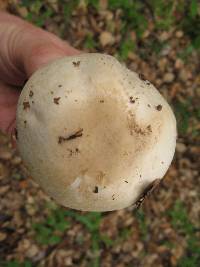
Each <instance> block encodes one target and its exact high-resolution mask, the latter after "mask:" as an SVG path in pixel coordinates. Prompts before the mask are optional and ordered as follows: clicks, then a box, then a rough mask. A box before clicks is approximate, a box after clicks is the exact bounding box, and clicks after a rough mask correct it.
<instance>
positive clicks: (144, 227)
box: [135, 209, 148, 241]
mask: <svg viewBox="0 0 200 267" xmlns="http://www.w3.org/2000/svg"><path fill="white" fill-rule="evenodd" d="M135 216H136V218H137V220H138V224H139V229H140V233H141V237H142V240H143V241H145V240H146V239H147V235H148V224H147V221H146V218H145V213H144V211H143V210H141V209H139V210H136V211H135Z"/></svg>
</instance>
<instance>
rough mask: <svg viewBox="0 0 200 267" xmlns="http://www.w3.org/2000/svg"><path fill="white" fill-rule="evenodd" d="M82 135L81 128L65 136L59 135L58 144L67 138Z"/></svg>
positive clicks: (67, 139)
mask: <svg viewBox="0 0 200 267" xmlns="http://www.w3.org/2000/svg"><path fill="white" fill-rule="evenodd" d="M82 135H83V129H82V128H81V129H79V130H77V131H76V132H74V133H72V134H70V135H69V136H67V137H63V136H59V137H58V144H61V143H63V142H64V141H69V140H72V139H75V138H77V137H81V136H82Z"/></svg>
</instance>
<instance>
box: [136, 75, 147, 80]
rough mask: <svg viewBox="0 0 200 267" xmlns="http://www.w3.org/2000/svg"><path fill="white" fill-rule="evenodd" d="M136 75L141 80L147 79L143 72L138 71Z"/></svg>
mask: <svg viewBox="0 0 200 267" xmlns="http://www.w3.org/2000/svg"><path fill="white" fill-rule="evenodd" d="M138 76H139V78H140V80H142V81H146V80H147V79H146V78H145V76H144V74H142V73H139V74H138Z"/></svg>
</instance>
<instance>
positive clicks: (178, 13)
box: [0, 0, 200, 267]
mask: <svg viewBox="0 0 200 267" xmlns="http://www.w3.org/2000/svg"><path fill="white" fill-rule="evenodd" d="M0 8H2V9H7V10H8V11H9V12H11V13H13V14H16V15H17V16H20V17H22V18H24V19H27V20H29V21H31V22H32V23H34V24H36V25H38V26H39V27H43V28H44V29H46V30H48V31H51V32H53V33H55V34H57V35H58V36H60V37H62V38H63V39H65V40H68V41H69V42H70V43H71V44H72V45H73V46H75V47H76V48H78V49H81V50H84V51H89V52H94V51H98V52H103V53H108V54H111V55H114V56H116V57H117V58H118V59H119V60H120V61H121V62H124V64H126V65H127V66H128V67H129V68H130V69H131V70H134V71H137V72H139V73H142V74H143V75H144V76H145V77H146V78H147V79H148V80H150V81H151V82H152V83H153V84H154V85H155V86H156V87H157V88H158V89H159V91H160V93H161V94H162V95H163V96H164V97H165V98H166V99H167V100H168V102H169V103H170V105H171V106H172V108H173V109H174V112H175V114H176V118H177V123H178V139H177V148H176V154H175V157H174V160H173V163H172V165H171V167H170V169H169V171H168V172H167V174H166V175H165V177H164V179H163V181H162V183H161V185H160V186H159V187H158V188H157V189H156V190H155V191H154V192H153V193H152V194H151V195H150V196H149V197H148V199H147V200H146V201H145V202H144V203H143V205H142V206H141V207H140V208H139V209H138V210H134V209H132V208H127V209H124V210H120V211H116V212H107V213H83V212H77V211H73V210H70V209H64V208H62V207H60V206H59V205H56V204H55V202H54V201H52V200H50V198H49V197H48V196H47V195H46V194H45V193H44V192H43V191H42V190H41V188H40V187H39V186H38V185H37V184H36V183H35V182H34V181H33V180H32V179H31V177H30V176H29V174H28V173H27V171H26V169H25V167H24V166H23V163H22V161H21V158H20V156H19V154H18V152H17V149H13V148H12V146H11V143H10V139H9V138H8V137H7V136H5V135H3V134H1V135H0V198H1V201H0V266H2V267H42V266H47V267H55V266H58V267H64V266H79V267H84V266H85V267H88V266H92V267H98V266H102V267H110V266H115V267H124V266H127V267H155V266H156V267H170V266H174V267H175V266H177V267H198V266H199V263H200V176H199V170H200V162H199V155H200V122H199V119H200V109H199V106H200V74H199V69H200V4H199V1H198V0H191V1H184V0H183V1H182V0H176V1H171V0H169V1H164V0H150V1H138V0H135V1H128V0H118V1H115V0H100V1H98V0H85V1H84V0H81V1H78V0H76V1H64V0H63V1H61V0H60V1H59V0H45V1H41V0H36V1H30V0H23V1H17V0H11V1H5V0H4V1H1V2H0Z"/></svg>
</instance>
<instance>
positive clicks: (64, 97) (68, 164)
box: [17, 53, 176, 211]
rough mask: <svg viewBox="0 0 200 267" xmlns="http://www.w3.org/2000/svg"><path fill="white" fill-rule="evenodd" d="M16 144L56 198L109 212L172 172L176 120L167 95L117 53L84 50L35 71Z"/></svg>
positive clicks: (25, 96)
mask: <svg viewBox="0 0 200 267" xmlns="http://www.w3.org/2000/svg"><path fill="white" fill-rule="evenodd" d="M17 129H18V146H19V150H20V153H21V156H22V158H23V160H24V163H25V165H26V166H27V168H28V169H29V171H30V174H31V175H32V177H33V178H34V179H35V180H36V181H37V182H38V183H39V184H40V185H41V186H42V187H43V188H44V190H45V191H46V192H48V194H49V195H50V196H52V197H53V198H54V199H55V200H56V201H57V202H58V203H60V204H62V205H64V206H67V207H71V208H74V209H78V210H87V211H89V210H90V211H110V210H116V209H121V208H124V207H127V206H130V205H132V204H134V203H135V202H136V201H137V200H138V197H139V196H140V195H141V193H142V192H143V190H144V189H145V188H146V187H147V186H148V185H149V184H151V183H152V182H154V181H155V180H156V179H160V178H162V177H163V176H164V174H165V173H166V171H167V169H168V167H169V165H170V163H171V161H172V158H173V155H174V151H175V143H176V121H175V117H174V115H173V112H172V110H171V108H170V107H169V105H168V104H167V102H166V101H165V100H164V98H163V97H162V96H161V95H160V93H159V92H158V91H157V90H156V88H155V87H154V86H153V85H152V84H150V82H148V81H146V80H144V79H143V78H141V77H139V76H138V74H136V73H134V72H131V71H130V70H128V69H127V68H125V67H124V66H122V65H121V64H120V63H119V62H118V61H117V60H116V59H115V58H114V57H111V56H108V55H103V54H95V53H94V54H92V53H91V54H82V55H78V56H72V57H66V58H62V59H59V60H57V61H55V62H53V63H51V64H49V65H47V66H45V67H43V68H41V69H39V70H38V71H36V72H35V73H34V74H33V75H32V77H31V78H30V79H29V80H28V82H27V83H26V85H25V87H24V89H23V90H22V93H21V96H20V99H19V103H18V110H17Z"/></svg>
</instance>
